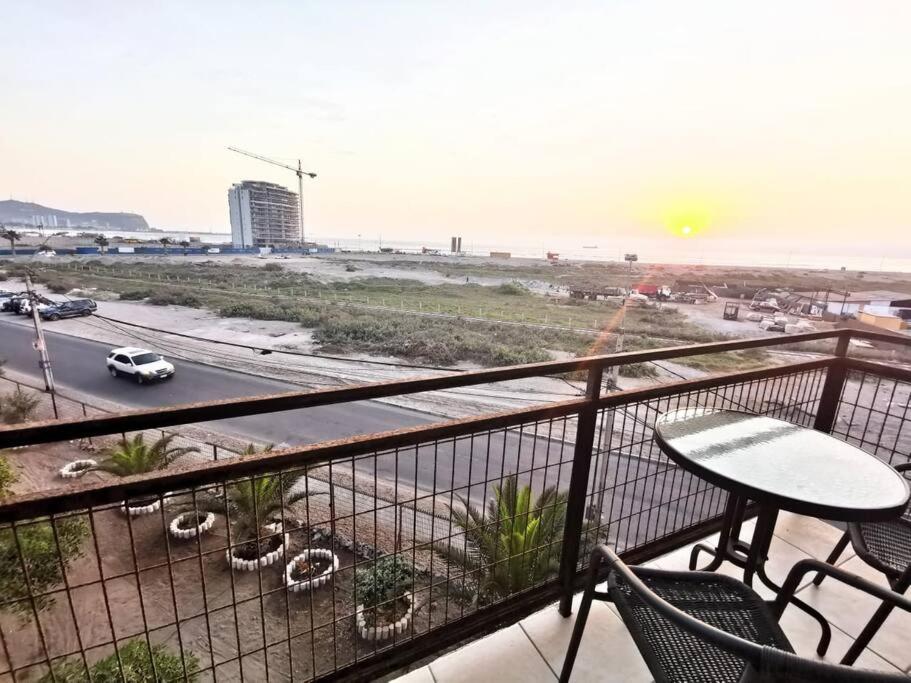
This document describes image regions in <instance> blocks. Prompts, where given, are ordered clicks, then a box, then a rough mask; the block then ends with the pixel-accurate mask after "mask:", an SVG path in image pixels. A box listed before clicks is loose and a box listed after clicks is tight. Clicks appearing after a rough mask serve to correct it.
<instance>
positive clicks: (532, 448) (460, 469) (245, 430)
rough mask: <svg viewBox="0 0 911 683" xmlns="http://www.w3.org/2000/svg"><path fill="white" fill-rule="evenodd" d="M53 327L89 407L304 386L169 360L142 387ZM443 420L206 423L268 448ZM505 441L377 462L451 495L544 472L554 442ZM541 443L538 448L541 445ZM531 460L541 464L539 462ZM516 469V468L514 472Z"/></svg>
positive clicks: (52, 349)
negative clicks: (161, 373) (502, 478)
mask: <svg viewBox="0 0 911 683" xmlns="http://www.w3.org/2000/svg"><path fill="white" fill-rule="evenodd" d="M7 316H9V314H0V358H5V359H6V366H7V367H8V368H9V369H11V370H15V371H17V372H22V373H27V374H30V375H32V376H34V377H35V378H36V379H38V378H39V377H40V370H39V369H38V354H37V353H36V352H35V350H34V349H33V348H32V341H33V340H34V331H33V330H32V328H31V327H30V326H29V325H27V324H26V323H27V322H28V321H27V320H26V319H25V318H16V317H13V316H9V317H7ZM47 327H52V325H47V326H46V331H45V337H46V339H47V346H48V353H49V354H50V357H51V359H52V362H53V368H54V379H55V381H56V383H57V385H58V387H59V388H60V390H61V391H62V392H64V393H68V394H69V395H72V396H76V397H80V396H85V397H86V400H87V401H88V402H91V397H92V396H97V397H100V398H103V399H107V400H110V401H115V402H117V403H119V404H121V405H125V406H131V407H137V408H149V407H155V406H170V405H176V404H179V403H192V402H198V401H207V400H215V399H222V398H232V397H239V396H256V395H262V394H274V393H279V392H285V391H300V386H298V385H295V384H290V383H284V382H280V381H276V380H271V379H264V378H260V377H255V376H253V375H248V374H246V373H240V372H235V371H232V370H223V369H219V368H215V367H211V366H209V365H202V364H198V363H191V362H188V361H184V360H178V359H170V360H171V361H172V362H173V363H174V365H175V367H176V368H177V372H176V373H175V375H174V377H173V378H172V379H171V380H168V381H166V382H160V383H156V384H149V385H137V384H135V383H134V382H132V381H130V380H129V379H127V378H119V379H114V378H113V377H111V376H110V375H109V374H108V373H107V370H106V367H105V364H104V359H105V357H106V356H107V353H108V352H109V351H110V349H111V345H110V344H103V343H100V342H96V341H91V340H86V339H79V338H77V337H73V336H70V335H65V334H55V333H54V332H53V331H49V330H47ZM440 419H441V418H438V417H435V416H432V415H427V414H425V413H420V412H417V411H411V410H407V409H404V408H398V407H395V406H390V405H387V404H384V403H379V402H376V401H359V402H356V403H349V404H343V405H330V406H321V407H317V408H305V409H301V410H291V411H285V412H280V413H269V414H264V415H252V416H249V417H242V418H232V419H228V420H219V421H213V422H210V423H206V424H205V428H207V429H210V430H212V431H216V432H222V433H227V434H231V435H235V436H239V437H241V438H250V439H253V440H257V441H262V442H272V443H276V444H278V443H288V444H292V445H296V444H305V443H316V442H319V441H325V440H329V439H339V438H344V437H348V436H354V435H358V434H369V433H374V432H381V431H386V430H390V429H398V428H401V427H409V426H415V425H420V424H427V423H431V422H435V421H439V420H440ZM506 438H507V444H506V445H505V447H504V443H503V438H502V436H500V435H494V436H492V437H491V438H490V439H489V441H490V443H489V444H488V439H487V438H486V436H485V437H484V438H483V439H478V438H476V439H475V440H474V441H473V442H472V440H470V439H465V440H460V441H459V442H458V443H457V444H456V445H455V446H453V444H452V442H449V444H448V445H446V444H444V445H440V446H438V447H436V448H434V447H433V446H432V445H431V446H428V447H427V448H422V449H421V453H420V457H416V454H415V452H414V449H411V450H410V452H405V451H402V453H400V454H399V455H398V457H396V456H395V454H389V455H381V456H378V457H377V458H376V472H377V474H379V475H380V476H382V477H383V478H385V479H386V480H388V481H395V480H396V479H397V480H398V481H399V483H400V485H402V484H404V485H406V486H408V485H411V486H413V485H414V474H415V469H416V465H417V470H418V484H419V486H420V488H422V489H425V490H428V491H431V490H438V491H439V490H442V489H445V490H448V489H449V488H450V487H451V486H452V482H455V485H456V486H459V485H465V484H467V483H468V481H469V478H468V477H469V476H470V477H471V481H472V482H478V481H480V480H481V478H482V477H483V474H484V472H488V473H489V477H488V478H493V477H494V475H497V476H499V473H500V472H501V471H502V469H503V457H504V454H505V456H506V469H505V472H506V473H509V472H510V471H522V470H528V469H530V468H531V467H540V466H541V464H542V462H541V455H540V454H541V453H543V452H544V451H545V450H547V443H551V442H546V443H545V440H544V439H537V440H536V439H534V438H531V437H523V438H522V439H521V440H520V439H519V437H518V436H512V435H510V436H507V437H506ZM535 441H537V442H539V443H537V445H536V444H535V443H534V442H535ZM560 446H563V448H564V450H565V449H566V448H567V447H566V446H565V444H562V442H553V443H551V445H550V449H551V451H555V450H556V449H557V448H558V447H560ZM532 454H534V456H535V457H536V458H537V460H536V462H534V463H533V462H532ZM552 457H555V456H552ZM564 457H568V455H567V456H564ZM469 460H470V461H471V462H469ZM516 467H517V468H518V469H517V470H516V469H511V468H516ZM359 469H362V470H364V469H366V470H368V471H369V472H370V473H371V474H372V473H373V471H374V463H373V461H372V460H370V461H369V462H362V463H360V464H359ZM563 470H564V477H568V468H567V467H564V468H563ZM444 482H445V483H444Z"/></svg>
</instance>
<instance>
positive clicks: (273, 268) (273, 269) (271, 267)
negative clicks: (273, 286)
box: [263, 263, 284, 273]
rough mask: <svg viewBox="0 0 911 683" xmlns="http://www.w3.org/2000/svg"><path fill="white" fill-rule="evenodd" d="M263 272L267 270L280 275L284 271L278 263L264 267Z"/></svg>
mask: <svg viewBox="0 0 911 683" xmlns="http://www.w3.org/2000/svg"><path fill="white" fill-rule="evenodd" d="M263 270H267V271H269V272H270V273H280V272H282V270H284V269H283V268H282V267H281V265H280V264H278V263H267V264H266V265H264V266H263Z"/></svg>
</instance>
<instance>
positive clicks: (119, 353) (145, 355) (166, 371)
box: [107, 346, 174, 384]
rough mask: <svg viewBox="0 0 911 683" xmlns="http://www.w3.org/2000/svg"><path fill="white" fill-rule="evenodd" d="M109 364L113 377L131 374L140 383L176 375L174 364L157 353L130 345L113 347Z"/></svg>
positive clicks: (109, 355)
mask: <svg viewBox="0 0 911 683" xmlns="http://www.w3.org/2000/svg"><path fill="white" fill-rule="evenodd" d="M107 366H108V372H110V373H111V377H119V376H120V375H130V376H132V377H133V379H135V380H136V382H137V383H138V384H142V383H144V382H152V381H154V380H157V379H170V378H171V377H173V376H174V366H173V365H171V364H170V363H169V362H168V361H166V360H165V359H164V358H162V357H161V356H159V355H158V354H157V353H152V352H151V351H149V350H148V349H137V348H133V347H130V346H125V347H123V348H120V349H113V350H112V351H111V352H110V353H109V354H108V358H107Z"/></svg>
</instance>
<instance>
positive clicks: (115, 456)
mask: <svg viewBox="0 0 911 683" xmlns="http://www.w3.org/2000/svg"><path fill="white" fill-rule="evenodd" d="M176 436H177V435H176V434H168V435H167V436H163V437H161V438H160V439H157V440H156V441H155V442H154V443H151V444H147V443H146V442H145V435H144V434H141V433H140V434H137V435H136V436H134V437H133V438H132V439H127V438H126V437H124V438H122V439H121V440H120V443H119V444H117V446H115V447H114V448H112V449H111V450H110V451H108V456H107V457H106V458H105V459H104V460H102V461H101V462H100V463H98V469H99V470H103V471H105V472H110V473H111V474H116V475H117V476H118V477H128V476H130V475H132V474H145V473H146V472H154V471H156V470H163V469H164V468H166V467H167V466H168V465H170V464H171V463H172V462H174V461H175V460H176V459H177V458H179V457H181V456H184V455H187V454H188V453H198V452H199V449H198V448H197V447H196V446H173V445H172V444H171V442H172V441H173V440H174V439H175V437H176Z"/></svg>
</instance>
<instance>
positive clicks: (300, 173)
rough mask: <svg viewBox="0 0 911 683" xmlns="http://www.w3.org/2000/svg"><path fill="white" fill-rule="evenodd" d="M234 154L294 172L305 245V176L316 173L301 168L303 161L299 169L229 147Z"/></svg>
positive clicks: (302, 239)
mask: <svg viewBox="0 0 911 683" xmlns="http://www.w3.org/2000/svg"><path fill="white" fill-rule="evenodd" d="M228 149H230V150H231V151H232V152H237V153H238V154H243V155H244V156H247V157H252V158H254V159H259V160H260V161H265V162H266V163H267V164H272V165H273V166H281V167H282V168H286V169H288V170H289V171H293V172H294V174H295V175H296V176H297V201H298V202H299V209H298V210H299V213H300V216H299V218H300V223H301V246H303V245H304V242H305V240H304V176H308V177H310V178H315V177H316V173H310V172H309V171H305V170H304V169H303V167H302V166H301V160H300V159H298V160H297V168H294V166H288V164H283V163H282V162H280V161H275V159H270V158H269V157H264V156H262V155H261V154H254V153H253V152H246V151H244V150H242V149H237V147H228Z"/></svg>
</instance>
